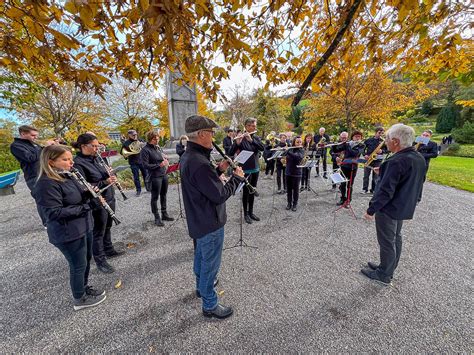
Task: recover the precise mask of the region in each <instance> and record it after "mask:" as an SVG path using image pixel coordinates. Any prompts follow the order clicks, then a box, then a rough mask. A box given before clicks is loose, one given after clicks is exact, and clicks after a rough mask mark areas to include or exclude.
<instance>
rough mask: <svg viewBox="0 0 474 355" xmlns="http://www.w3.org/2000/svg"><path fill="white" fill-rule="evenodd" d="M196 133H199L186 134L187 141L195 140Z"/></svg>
mask: <svg viewBox="0 0 474 355" xmlns="http://www.w3.org/2000/svg"><path fill="white" fill-rule="evenodd" d="M198 133H199V131H196V132H191V133H188V134H187V135H188V139H189V140H190V141H193V140H195V139H196V138H197V137H198Z"/></svg>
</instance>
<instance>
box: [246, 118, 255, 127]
mask: <svg viewBox="0 0 474 355" xmlns="http://www.w3.org/2000/svg"><path fill="white" fill-rule="evenodd" d="M251 123H257V119H256V118H253V117H249V118H247V119H246V120H245V122H244V126H246V125H248V124H251Z"/></svg>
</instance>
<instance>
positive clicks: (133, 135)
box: [120, 129, 150, 196]
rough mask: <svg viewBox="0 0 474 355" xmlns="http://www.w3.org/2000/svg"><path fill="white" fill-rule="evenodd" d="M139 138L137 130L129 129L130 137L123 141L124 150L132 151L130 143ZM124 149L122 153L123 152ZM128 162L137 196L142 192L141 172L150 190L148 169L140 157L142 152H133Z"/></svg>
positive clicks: (146, 186)
mask: <svg viewBox="0 0 474 355" xmlns="http://www.w3.org/2000/svg"><path fill="white" fill-rule="evenodd" d="M137 140H138V134H137V131H135V130H134V129H131V130H129V131H128V139H127V140H126V141H125V142H123V144H122V151H123V150H127V151H130V149H129V147H130V144H132V143H133V142H135V141H137ZM122 151H121V152H120V153H122ZM127 159H128V163H129V164H130V169H131V170H132V174H133V183H134V184H135V189H136V190H137V196H140V194H141V193H142V185H141V184H140V172H141V173H142V177H143V182H144V184H145V188H146V190H147V191H149V190H150V188H149V183H148V179H147V171H146V169H145V168H144V167H143V164H142V161H141V159H140V153H138V154H132V155H130V156H129V157H128V158H127Z"/></svg>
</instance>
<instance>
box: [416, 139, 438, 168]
mask: <svg viewBox="0 0 474 355" xmlns="http://www.w3.org/2000/svg"><path fill="white" fill-rule="evenodd" d="M418 153H420V154H421V155H422V156H423V158H425V162H426V169H428V168H429V166H430V160H431V158H437V157H438V145H437V144H436V143H435V142H433V141H429V142H428V144H426V145H425V144H422V145H421V146H420V147H419V148H418Z"/></svg>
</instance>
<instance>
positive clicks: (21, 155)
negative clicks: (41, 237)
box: [10, 125, 54, 226]
mask: <svg viewBox="0 0 474 355" xmlns="http://www.w3.org/2000/svg"><path fill="white" fill-rule="evenodd" d="M18 131H19V133H20V137H19V138H15V140H14V141H13V143H12V144H11V145H10V151H11V153H12V154H13V156H14V157H15V159H16V160H18V162H19V163H20V167H21V170H22V171H23V175H24V178H25V182H26V186H28V189H29V190H30V192H31V196H33V198H34V197H35V192H34V187H35V185H36V178H37V177H38V171H39V165H40V155H41V150H42V148H41V146H39V145H38V144H36V143H35V142H36V140H37V139H38V130H37V129H36V128H34V127H32V126H27V125H24V126H20V127H18ZM47 143H48V145H52V144H54V142H52V141H48V142H47ZM38 214H39V216H40V218H41V222H42V223H43V225H44V226H46V216H45V215H44V213H43V211H42V210H41V209H40V208H39V207H38Z"/></svg>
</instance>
